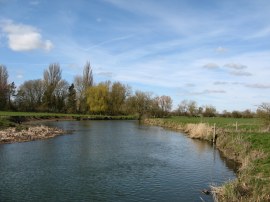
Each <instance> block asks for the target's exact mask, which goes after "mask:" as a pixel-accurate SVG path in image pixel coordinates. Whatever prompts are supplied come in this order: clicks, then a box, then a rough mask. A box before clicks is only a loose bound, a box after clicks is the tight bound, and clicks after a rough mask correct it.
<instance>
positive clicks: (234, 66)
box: [224, 63, 247, 70]
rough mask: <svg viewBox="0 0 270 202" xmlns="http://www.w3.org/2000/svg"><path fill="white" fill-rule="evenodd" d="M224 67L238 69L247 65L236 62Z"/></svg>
mask: <svg viewBox="0 0 270 202" xmlns="http://www.w3.org/2000/svg"><path fill="white" fill-rule="evenodd" d="M224 67H228V68H231V69H237V70H239V69H246V68H247V66H246V65H242V64H236V63H228V64H226V65H224Z"/></svg>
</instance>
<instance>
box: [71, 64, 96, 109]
mask: <svg viewBox="0 0 270 202" xmlns="http://www.w3.org/2000/svg"><path fill="white" fill-rule="evenodd" d="M93 82H94V80H93V72H92V67H91V65H90V62H86V64H85V66H84V70H83V75H82V76H79V75H78V76H76V77H75V78H74V86H75V89H76V92H77V110H78V111H79V112H86V111H87V109H88V107H87V104H86V93H87V89H88V88H89V87H91V86H93Z"/></svg>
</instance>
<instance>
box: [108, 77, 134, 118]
mask: <svg viewBox="0 0 270 202" xmlns="http://www.w3.org/2000/svg"><path fill="white" fill-rule="evenodd" d="M110 89H111V90H110V96H109V110H110V113H111V114H112V115H117V114H120V113H123V107H124V104H125V100H126V98H127V96H128V95H129V94H130V92H129V87H128V86H125V85H123V84H121V83H120V82H114V83H113V84H112V86H111V88H110Z"/></svg>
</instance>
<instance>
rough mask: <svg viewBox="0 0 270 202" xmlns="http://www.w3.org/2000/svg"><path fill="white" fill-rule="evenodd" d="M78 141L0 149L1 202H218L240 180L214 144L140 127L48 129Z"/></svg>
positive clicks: (85, 124)
mask: <svg viewBox="0 0 270 202" xmlns="http://www.w3.org/2000/svg"><path fill="white" fill-rule="evenodd" d="M45 124H46V125H49V126H57V127H60V128H63V129H65V130H73V132H72V134H71V135H64V136H59V137H56V138H53V139H48V140H42V141H33V142H25V143H15V144H6V145H0V201H203V200H204V201H213V199H212V197H211V196H207V195H204V194H202V193H201V192H200V190H202V189H208V188H209V185H211V184H215V185H220V184H222V183H224V182H225V181H228V180H230V179H234V178H235V173H234V171H233V167H234V165H233V163H232V164H231V163H230V162H227V161H226V160H225V159H224V158H222V156H220V154H219V152H218V151H217V150H216V149H214V148H213V147H212V146H211V145H210V144H209V143H207V142H203V141H199V140H192V139H190V138H188V137H186V136H185V135H183V134H181V133H179V132H174V131H168V130H165V129H162V128H160V127H153V126H145V125H140V124H139V123H138V122H137V121H80V122H77V121H59V122H47V123H45Z"/></svg>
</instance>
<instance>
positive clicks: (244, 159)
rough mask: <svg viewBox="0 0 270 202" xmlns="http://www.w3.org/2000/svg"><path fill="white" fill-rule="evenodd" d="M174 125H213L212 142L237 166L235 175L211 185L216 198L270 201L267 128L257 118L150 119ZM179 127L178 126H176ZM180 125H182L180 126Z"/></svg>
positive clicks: (269, 136)
mask: <svg viewBox="0 0 270 202" xmlns="http://www.w3.org/2000/svg"><path fill="white" fill-rule="evenodd" d="M155 120H156V123H157V124H160V123H162V126H164V127H166V126H169V127H170V126H174V127H175V128H177V125H181V126H183V125H188V124H190V123H191V124H199V123H205V124H207V125H209V126H213V125H214V124H215V125H216V127H217V129H220V130H218V133H219V134H218V138H217V142H216V146H217V148H219V149H220V150H221V151H222V152H223V153H224V155H225V156H227V157H229V158H232V159H234V160H236V161H238V162H239V163H241V167H240V168H239V171H238V178H237V179H236V180H234V181H232V182H229V183H226V184H225V185H224V186H222V187H218V188H214V191H216V193H217V195H216V196H217V198H218V201H270V132H269V131H267V130H266V129H267V126H265V125H264V123H263V121H262V120H260V119H258V118H222V117H214V118H206V117H171V118H164V119H153V120H152V121H153V123H155ZM180 128H181V127H180ZM182 128H183V127H182Z"/></svg>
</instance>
